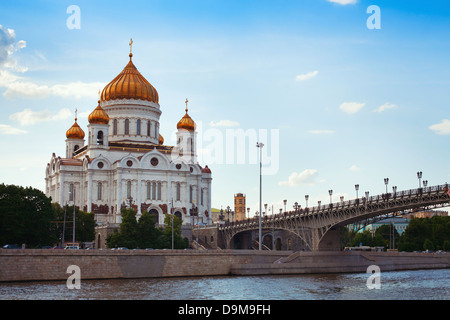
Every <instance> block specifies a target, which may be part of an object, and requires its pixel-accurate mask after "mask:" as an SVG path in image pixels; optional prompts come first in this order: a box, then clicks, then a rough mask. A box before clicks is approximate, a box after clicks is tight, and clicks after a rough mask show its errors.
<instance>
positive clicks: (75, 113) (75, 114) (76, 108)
mask: <svg viewBox="0 0 450 320" xmlns="http://www.w3.org/2000/svg"><path fill="white" fill-rule="evenodd" d="M75 121H77V108H75Z"/></svg>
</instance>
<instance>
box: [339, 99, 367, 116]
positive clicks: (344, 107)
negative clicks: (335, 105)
mask: <svg viewBox="0 0 450 320" xmlns="http://www.w3.org/2000/svg"><path fill="white" fill-rule="evenodd" d="M365 105H366V104H365V103H358V102H344V103H342V104H341V105H340V106H339V109H340V110H341V111H343V112H345V113H348V114H354V113H356V112H358V111H359V110H361V109H362V107H364V106H365Z"/></svg>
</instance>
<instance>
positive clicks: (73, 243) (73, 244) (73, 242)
mask: <svg viewBox="0 0 450 320" xmlns="http://www.w3.org/2000/svg"><path fill="white" fill-rule="evenodd" d="M70 193H71V192H70V191H69V194H70ZM72 197H73V227H72V249H75V185H74V186H73V190H72Z"/></svg>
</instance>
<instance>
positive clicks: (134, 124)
mask: <svg viewBox="0 0 450 320" xmlns="http://www.w3.org/2000/svg"><path fill="white" fill-rule="evenodd" d="M131 44H132V42H131V43H130V54H129V58H130V59H129V62H128V64H127V65H126V66H125V68H124V69H123V70H122V72H121V73H120V74H119V75H117V77H115V78H114V79H113V80H112V81H111V82H110V83H108V84H107V85H106V86H105V87H104V88H103V90H102V91H101V93H100V94H99V101H98V105H97V107H96V108H95V109H94V110H93V111H92V113H91V114H90V115H89V117H88V121H89V124H88V126H87V135H86V134H85V132H84V131H83V129H82V128H81V127H80V126H79V125H78V123H77V115H76V114H75V123H74V124H73V125H72V127H70V128H69V129H68V130H67V132H66V154H65V157H61V156H57V155H56V154H53V155H52V157H51V160H50V162H49V163H48V164H47V168H46V172H45V192H46V195H47V196H49V197H51V198H52V202H57V203H59V204H60V205H61V206H64V205H66V204H67V205H73V204H75V206H77V207H78V208H80V209H81V210H83V211H86V212H93V213H94V214H95V220H96V222H97V224H99V225H102V224H110V223H112V224H117V223H120V222H121V214H120V212H121V209H122V208H134V209H135V210H136V212H137V216H138V217H140V215H141V214H142V212H144V211H145V210H146V211H147V212H149V213H150V214H151V215H154V217H155V221H156V223H158V224H163V223H164V215H165V214H166V213H173V214H175V215H176V216H177V217H178V218H180V219H181V220H182V222H183V225H187V224H192V225H193V224H196V223H205V224H211V223H212V219H211V180H212V177H211V170H210V169H209V168H208V166H205V167H202V166H201V165H200V164H199V163H198V162H197V152H196V146H197V143H196V138H197V137H196V125H195V122H194V121H193V120H192V118H191V117H190V116H189V114H188V100H187V99H186V101H185V103H186V108H185V114H184V116H183V117H182V118H181V120H180V121H179V122H178V124H177V132H176V138H177V142H176V145H175V146H167V145H165V144H164V138H163V137H162V135H161V134H160V124H159V119H160V116H161V113H162V111H161V108H160V105H159V97H158V92H157V91H156V89H155V88H154V87H153V86H152V85H151V84H150V83H149V82H148V81H147V80H146V79H145V78H144V77H143V76H142V75H141V74H140V72H139V71H138V70H137V68H136V67H135V65H134V64H133V61H132V57H133V54H132V52H131ZM85 139H86V140H87V141H86V140H85Z"/></svg>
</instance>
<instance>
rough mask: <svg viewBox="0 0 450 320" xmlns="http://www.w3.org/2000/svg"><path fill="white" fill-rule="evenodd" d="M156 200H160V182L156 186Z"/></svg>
mask: <svg viewBox="0 0 450 320" xmlns="http://www.w3.org/2000/svg"><path fill="white" fill-rule="evenodd" d="M156 200H161V182H158V184H157V189H156Z"/></svg>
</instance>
